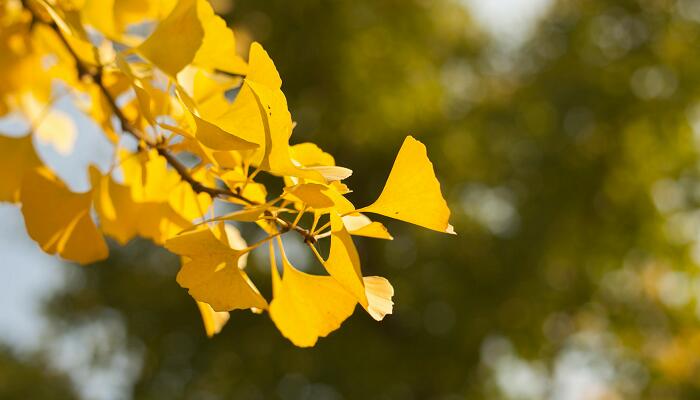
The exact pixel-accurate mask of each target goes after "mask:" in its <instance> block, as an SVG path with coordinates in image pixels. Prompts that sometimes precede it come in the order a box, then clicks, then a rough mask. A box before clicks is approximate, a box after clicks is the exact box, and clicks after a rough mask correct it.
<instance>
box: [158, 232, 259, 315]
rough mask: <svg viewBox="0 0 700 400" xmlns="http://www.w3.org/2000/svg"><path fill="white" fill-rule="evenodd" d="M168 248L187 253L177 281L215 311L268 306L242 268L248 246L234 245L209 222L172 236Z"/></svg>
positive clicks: (175, 251) (167, 244)
mask: <svg viewBox="0 0 700 400" xmlns="http://www.w3.org/2000/svg"><path fill="white" fill-rule="evenodd" d="M165 248H167V249H168V250H170V251H171V252H173V253H175V254H178V255H180V256H184V257H186V259H187V260H186V261H184V262H183V264H182V267H181V268H180V272H178V274H177V282H178V283H179V284H180V286H182V287H183V288H186V289H189V293H190V295H191V296H192V297H194V298H195V299H196V300H197V301H202V302H205V303H207V304H209V305H211V306H212V308H213V309H214V310H215V311H230V310H234V309H247V308H252V307H255V308H260V309H266V308H267V302H266V301H265V299H264V298H263V297H262V296H261V295H260V293H259V292H258V290H257V289H256V288H255V286H254V285H253V283H252V282H251V281H250V279H248V276H247V275H246V274H245V272H243V271H242V270H240V269H239V268H238V260H239V259H240V257H241V256H242V255H243V254H245V253H247V252H248V250H247V249H244V250H236V249H232V248H231V247H230V246H229V245H228V244H224V243H222V241H220V240H219V239H217V237H216V236H215V235H214V233H212V231H211V230H209V228H208V227H207V226H202V227H199V228H198V229H196V230H193V231H189V232H185V233H183V234H181V235H178V236H176V237H174V238H171V239H169V240H168V241H167V242H165Z"/></svg>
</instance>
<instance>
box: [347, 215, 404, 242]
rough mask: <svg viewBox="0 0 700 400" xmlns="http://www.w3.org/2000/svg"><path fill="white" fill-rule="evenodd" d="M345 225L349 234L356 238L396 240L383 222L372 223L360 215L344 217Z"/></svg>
mask: <svg viewBox="0 0 700 400" xmlns="http://www.w3.org/2000/svg"><path fill="white" fill-rule="evenodd" d="M343 224H344V225H345V228H346V229H347V230H348V233H350V234H351V235H354V236H366V237H371V238H375V239H387V240H394V238H393V237H392V236H391V234H390V233H389V231H388V230H387V229H386V227H385V226H384V225H382V223H381V222H376V221H372V220H371V219H369V218H367V216H366V215H363V214H360V213H357V214H351V215H345V216H343Z"/></svg>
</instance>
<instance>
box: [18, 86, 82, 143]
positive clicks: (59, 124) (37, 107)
mask: <svg viewBox="0 0 700 400" xmlns="http://www.w3.org/2000/svg"><path fill="white" fill-rule="evenodd" d="M22 106H23V111H24V112H25V113H26V115H27V118H28V119H29V120H30V122H31V123H32V125H33V130H34V135H35V136H36V138H37V139H38V140H39V142H41V143H44V144H48V145H50V146H51V147H53V148H54V150H56V152H58V153H59V154H61V155H64V156H66V155H69V154H70V153H71V152H72V151H73V147H74V146H75V141H76V139H77V137H78V127H77V125H76V124H75V121H73V118H71V116H70V115H68V113H66V112H64V111H61V110H58V109H56V108H54V107H51V105H50V104H44V103H42V102H41V101H39V100H38V99H36V98H35V97H34V96H32V95H30V94H27V95H25V96H23V97H22Z"/></svg>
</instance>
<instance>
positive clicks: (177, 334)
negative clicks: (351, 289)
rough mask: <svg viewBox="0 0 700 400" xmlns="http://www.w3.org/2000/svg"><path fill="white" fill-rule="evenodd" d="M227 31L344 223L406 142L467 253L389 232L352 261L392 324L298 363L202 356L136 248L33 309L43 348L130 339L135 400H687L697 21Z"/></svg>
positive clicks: (639, 15) (302, 16) (351, 6)
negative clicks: (98, 324)
mask: <svg viewBox="0 0 700 400" xmlns="http://www.w3.org/2000/svg"><path fill="white" fill-rule="evenodd" d="M693 13H694V14H693ZM229 14H230V18H229V21H230V22H231V23H232V24H233V25H234V26H236V27H238V28H239V30H241V31H242V32H247V33H248V34H249V36H250V37H252V38H254V39H255V40H258V41H261V42H262V43H264V45H265V47H266V49H267V50H268V51H269V52H270V54H271V56H272V58H273V59H274V60H275V62H276V64H277V66H278V68H279V70H280V73H281V75H282V77H283V80H284V82H285V83H284V87H283V89H284V91H285V93H286V95H287V97H288V100H289V103H290V107H291V109H292V110H291V111H292V115H293V116H294V117H295V119H296V120H297V122H298V126H297V128H296V130H295V136H294V137H295V141H296V142H302V141H307V140H310V141H314V142H316V143H318V144H319V145H320V146H321V147H322V148H324V149H326V150H328V151H330V152H331V153H332V154H335V155H336V160H337V162H338V163H339V164H340V165H346V166H349V167H351V168H352V169H353V170H354V171H355V173H354V175H353V176H352V177H351V178H350V179H349V181H348V184H349V186H351V187H352V188H353V189H354V190H355V194H353V196H354V197H353V198H352V200H353V201H354V202H355V204H363V203H367V202H369V201H370V200H371V199H372V198H373V197H374V196H375V195H376V194H377V193H378V192H379V191H380V189H381V184H382V181H383V179H384V178H385V177H386V174H387V173H388V171H389V168H390V167H391V162H392V160H393V157H394V155H395V153H396V151H397V150H398V147H399V146H400V143H401V140H402V138H403V137H404V136H405V135H406V134H409V133H410V134H414V135H416V137H417V138H419V139H420V140H421V141H424V142H425V143H426V145H427V146H428V149H429V154H430V157H431V159H432V160H433V162H434V164H435V167H436V170H437V175H438V177H439V178H440V181H441V183H442V186H443V190H444V192H445V194H446V197H447V198H448V202H449V203H450V205H451V208H452V210H453V213H454V216H453V221H452V222H453V225H455V227H456V229H457V231H458V233H459V236H457V237H447V236H442V235H438V234H435V233H432V232H427V231H423V230H420V229H416V228H414V227H412V226H405V225H402V224H400V223H391V222H389V223H388V225H389V229H390V231H391V232H392V233H393V234H394V236H395V237H396V238H397V240H395V241H393V242H387V243H384V242H380V241H370V240H362V239H360V240H359V243H358V245H359V247H360V252H361V257H362V259H363V261H364V266H363V267H364V270H365V273H366V274H369V275H373V274H381V275H383V276H387V277H389V278H390V280H391V281H392V282H393V284H394V287H395V289H396V296H395V302H396V307H395V312H394V315H392V316H390V317H389V318H387V319H386V320H385V321H384V322H382V323H380V324H377V323H375V322H373V321H372V320H371V319H370V318H369V317H368V316H366V315H364V314H363V313H360V312H357V313H356V314H355V315H354V316H353V317H351V318H350V319H349V320H348V321H347V322H346V323H345V324H344V325H343V327H342V328H341V329H340V330H339V331H337V332H335V333H333V334H332V335H331V336H330V337H329V338H326V339H324V340H321V341H320V342H319V344H318V345H317V346H316V347H315V348H312V349H298V348H295V347H293V346H292V345H291V344H290V343H289V342H287V341H286V340H285V339H284V338H282V337H281V336H280V335H279V333H278V332H277V331H276V329H275V328H274V326H273V324H272V323H271V322H270V321H269V319H268V318H266V317H260V316H255V315H251V314H248V313H244V312H237V313H233V314H232V318H231V321H230V322H229V324H228V325H227V326H226V328H225V329H224V331H223V333H222V334H220V335H218V336H217V337H215V338H214V339H211V340H209V339H207V338H206V337H205V335H204V332H203V329H202V326H201V321H200V319H199V314H198V312H197V309H196V306H195V304H194V302H193V301H192V300H191V299H190V298H189V297H188V295H187V293H186V292H185V291H184V290H182V289H181V288H179V287H178V286H177V284H176V283H175V281H174V276H175V273H176V271H177V268H178V263H177V260H176V258H175V257H172V256H170V255H168V254H166V253H163V252H162V251H157V250H155V249H154V248H153V247H152V246H150V245H148V244H147V243H143V242H137V243H132V244H131V245H129V246H128V247H127V248H124V249H118V248H115V249H114V250H113V253H112V254H113V255H112V257H111V258H110V259H109V260H108V261H107V262H105V263H102V264H100V265H95V266H92V267H88V268H84V269H78V268H77V267H73V266H70V267H66V268H72V269H75V271H72V275H73V276H74V279H73V283H72V284H71V285H69V286H68V288H67V289H66V290H65V291H64V292H62V293H60V294H59V295H57V296H56V297H55V298H53V299H51V300H50V301H49V302H48V303H47V313H48V314H49V315H50V316H51V319H52V323H53V324H54V326H55V329H56V331H57V332H58V331H65V330H71V329H79V327H80V326H83V325H84V324H87V323H90V322H91V321H95V320H101V319H106V320H113V319H114V320H119V321H121V322H123V323H124V324H125V328H126V330H125V332H126V336H125V337H124V338H122V340H123V342H124V343H123V344H124V346H121V347H119V346H115V349H116V350H114V351H123V348H124V347H125V348H127V349H129V350H130V351H133V352H134V354H139V357H142V365H141V368H140V369H138V370H136V371H135V374H136V375H137V380H136V384H135V387H134V389H133V397H134V398H137V399H166V398H167V399H180V398H182V399H267V398H282V399H340V398H345V399H459V398H468V399H481V398H483V399H497V398H533V399H536V398H543V397H544V398H546V397H551V398H567V397H566V395H562V392H561V388H560V386H558V385H559V384H560V381H561V379H564V377H566V376H568V377H569V378H571V377H575V376H576V374H577V373H578V374H581V373H582V372H581V371H584V370H585V371H588V372H590V373H593V374H594V375H595V374H598V375H596V376H601V377H602V378H601V379H600V381H602V382H603V384H602V385H598V386H600V387H592V385H589V386H586V390H590V395H585V396H588V397H581V398H592V399H599V398H600V399H618V398H648V399H681V398H682V399H693V398H698V397H699V396H700V384H699V382H700V379H698V378H700V373H699V370H698V368H699V367H700V361H699V360H700V358H699V356H700V331H699V330H698V313H697V312H696V308H697V307H698V306H697V305H696V303H697V300H696V298H700V297H699V296H700V285H698V283H700V280H698V278H697V273H698V262H697V260H698V254H700V252H698V250H697V249H696V248H697V246H696V244H695V243H696V241H697V240H698V233H699V232H700V225H699V223H700V220H699V219H698V216H697V203H698V200H700V181H698V161H699V160H698V144H699V143H700V142H698V138H699V137H700V136H698V133H700V131H694V130H693V123H694V122H695V124H696V129H700V128H698V126H697V122H698V117H700V112H699V110H700V108H697V106H696V102H697V101H698V95H699V94H700V93H699V90H700V58H699V57H697V53H698V52H697V49H698V37H699V36H698V35H699V34H700V25H699V24H700V22H699V21H700V11H699V10H697V6H693V2H692V1H681V0H679V1H671V0H616V1H612V0H607V1H606V0H578V1H560V2H559V3H557V4H555V5H554V6H553V7H552V10H551V11H550V13H549V14H548V15H547V16H546V17H545V18H544V19H543V21H542V23H541V24H540V25H539V26H538V27H537V31H536V33H535V34H534V36H533V38H532V39H530V40H528V41H527V42H526V43H525V44H524V45H523V46H522V48H520V49H518V50H512V51H507V50H504V48H503V46H499V44H498V41H497V38H496V39H494V38H491V37H489V36H488V35H486V34H484V33H483V32H480V30H479V29H478V28H477V26H476V25H475V24H474V23H473V22H472V21H471V19H470V16H469V15H468V14H467V12H466V11H465V8H464V7H463V6H462V5H460V4H458V3H457V2H455V1H451V0H432V1H424V0H401V1H399V0H371V1H349V0H335V1H332V2H331V1H318V0H298V1H295V2H293V3H290V2H286V1H281V0H269V1H265V2H259V1H243V0H241V1H236V2H235V3H234V7H233V9H232V10H231V12H230V13H229ZM693 15H694V16H695V18H696V19H693ZM242 35H244V34H241V35H239V36H242ZM693 254H696V256H695V258H694V256H693ZM257 263H258V261H257V260H256V259H255V258H251V259H250V261H249V269H250V270H251V271H253V274H254V275H257V279H256V281H262V280H264V279H265V277H266V274H265V273H264V272H262V271H263V269H262V268H257V267H256V264H257ZM697 304H700V303H697ZM119 349H121V350H119ZM105 351H106V353H107V354H109V349H107V350H105ZM572 357H573V358H572ZM577 357H578V358H577ZM572 359H573V360H574V361H572ZM576 360H578V361H576ZM93 361H94V363H96V364H99V363H100V362H101V360H100V358H99V357H96V358H95V359H94V360H93ZM10 362H12V361H7V363H10ZM5 363H6V362H5V361H2V355H1V354H0V369H6V368H10V367H6V366H5V365H6V364H5ZM572 363H573V364H572ZM8 365H10V364H8ZM571 365H576V366H578V367H580V368H582V369H580V370H576V371H578V372H576V371H574V370H571V369H569V370H567V369H566V368H564V367H566V366H571ZM509 368H510V369H509ZM508 371H511V372H513V371H515V373H511V374H510V375H509V372H508ZM518 371H520V373H521V375H518V373H517V372H518ZM591 371H592V372H591ZM523 373H524V374H525V375H524V376H525V381H527V382H526V384H525V385H524V386H523V385H522V384H521V383H522V382H521V383H519V382H520V381H522V379H521V378H522V376H523V375H522V374H523ZM527 374H531V375H527ZM518 376H520V377H521V378H518ZM528 377H529V378H528ZM30 379H31V380H32V381H33V382H35V383H34V384H33V385H34V387H36V388H37V390H39V389H38V387H39V386H40V385H39V383H38V382H42V384H43V382H46V384H47V385H48V384H49V383H48V382H49V381H48V379H49V378H46V377H42V376H35V375H34V372H32V375H27V376H26V380H27V381H29V380H30ZM51 379H54V378H51ZM518 379H520V381H519V380H518ZM503 382H505V383H506V384H505V385H504V383H503ZM61 385H63V384H61ZM518 385H520V386H523V387H524V389H522V388H521V389H518V387H519V386H518ZM533 385H534V386H533ZM538 385H539V386H538ZM533 387H534V388H535V389H532V388H533ZM6 388H7V389H6ZM527 388H530V389H527ZM11 390H12V387H10V386H7V387H6V386H4V385H3V386H2V387H0V394H2V396H0V397H4V396H5V394H6V393H11ZM518 390H519V391H518ZM528 390H529V391H528ZM533 390H534V391H533ZM579 394H580V393H579ZM125 396H126V397H129V396H130V395H129V394H126V395H125ZM557 396H559V397H557ZM562 396H563V397H562ZM577 398H578V397H577Z"/></svg>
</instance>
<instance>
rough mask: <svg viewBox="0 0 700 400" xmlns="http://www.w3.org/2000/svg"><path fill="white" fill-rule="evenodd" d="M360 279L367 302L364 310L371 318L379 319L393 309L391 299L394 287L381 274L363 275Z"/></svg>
mask: <svg viewBox="0 0 700 400" xmlns="http://www.w3.org/2000/svg"><path fill="white" fill-rule="evenodd" d="M362 279H363V282H364V284H365V293H366V295H367V302H368V305H367V307H365V310H367V313H369V315H371V316H372V318H374V319H375V320H377V321H381V320H383V319H384V317H385V316H386V315H387V314H391V313H392V311H393V310H394V302H393V301H391V298H392V297H393V296H394V288H393V287H392V286H391V283H389V281H388V280H387V279H386V278H383V277H381V276H365V277H364V278H362Z"/></svg>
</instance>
